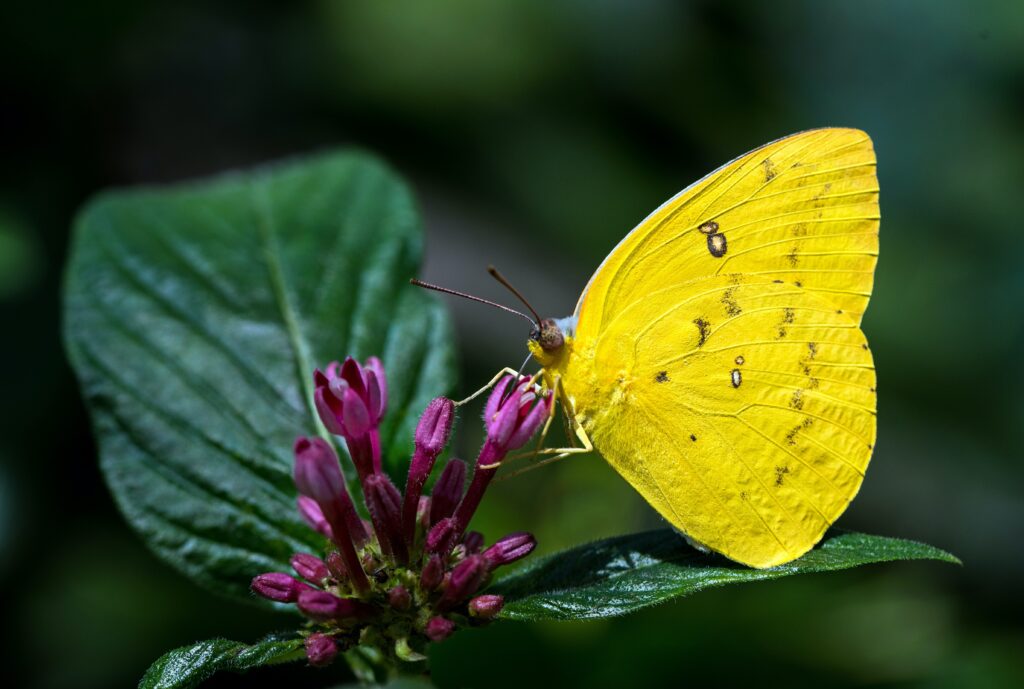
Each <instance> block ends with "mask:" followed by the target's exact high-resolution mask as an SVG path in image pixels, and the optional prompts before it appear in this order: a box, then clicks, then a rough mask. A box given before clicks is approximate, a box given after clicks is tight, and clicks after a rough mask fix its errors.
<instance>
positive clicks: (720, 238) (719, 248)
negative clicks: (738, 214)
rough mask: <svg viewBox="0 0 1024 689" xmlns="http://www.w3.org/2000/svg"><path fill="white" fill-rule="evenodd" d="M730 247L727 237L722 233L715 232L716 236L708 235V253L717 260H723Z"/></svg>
mask: <svg viewBox="0 0 1024 689" xmlns="http://www.w3.org/2000/svg"><path fill="white" fill-rule="evenodd" d="M728 246H729V245H728V243H727V242H726V241H725V235H724V234H722V233H721V232H715V233H714V234H709V235H708V251H709V252H710V253H711V255H712V256H714V257H715V258H722V256H725V252H726V250H727V249H728Z"/></svg>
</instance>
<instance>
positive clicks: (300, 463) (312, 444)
mask: <svg viewBox="0 0 1024 689" xmlns="http://www.w3.org/2000/svg"><path fill="white" fill-rule="evenodd" d="M295 487H296V488H298V489H299V492H300V493H302V494H303V495H305V496H307V497H309V498H312V499H313V500H314V501H316V502H317V503H318V504H319V505H320V507H321V509H322V508H323V506H324V505H325V504H331V503H333V502H334V501H335V500H337V498H338V496H339V495H340V494H342V493H345V494H347V493H348V491H347V490H346V489H345V479H344V477H343V476H342V475H341V467H340V466H339V464H338V456H337V455H336V454H334V450H333V449H332V448H331V446H330V445H328V444H327V442H326V441H325V440H324V439H323V438H298V439H296V441H295Z"/></svg>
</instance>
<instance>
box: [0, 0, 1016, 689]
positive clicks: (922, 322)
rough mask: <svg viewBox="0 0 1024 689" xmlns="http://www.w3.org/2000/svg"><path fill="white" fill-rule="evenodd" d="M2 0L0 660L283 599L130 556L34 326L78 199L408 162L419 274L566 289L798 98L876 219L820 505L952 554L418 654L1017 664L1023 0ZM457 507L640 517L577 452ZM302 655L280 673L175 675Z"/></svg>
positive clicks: (105, 665)
mask: <svg viewBox="0 0 1024 689" xmlns="http://www.w3.org/2000/svg"><path fill="white" fill-rule="evenodd" d="M29 5H30V3H17V4H9V6H7V7H5V9H4V12H3V20H2V21H0V141H2V150H3V158H2V161H3V165H2V166H0V309H2V313H0V318H2V320H0V323H3V336H2V337H0V348H2V349H0V354H2V359H0V360H2V362H3V363H2V366H3V395H2V401H0V404H2V407H0V418H2V420H3V431H2V433H0V577H2V584H0V585H2V588H0V591H2V592H3V594H2V599H0V600H2V603H0V606H2V609H3V637H4V638H3V640H2V646H3V653H4V656H5V660H4V668H3V670H0V673H3V674H5V675H9V676H11V677H17V678H19V679H17V680H16V681H17V684H16V685H11V684H8V685H7V686H26V687H41V688H52V687H76V688H81V689H90V688H94V687H95V688H100V687H128V686H133V685H134V683H135V682H136V681H137V679H138V677H139V676H141V674H142V672H143V671H144V669H145V668H146V667H147V665H148V664H149V663H150V662H151V661H152V660H153V659H155V658H156V657H157V656H158V655H159V654H160V653H162V652H163V651H164V650H166V649H168V648H170V647H172V646H176V645H181V644H184V643H187V642H191V641H194V640H196V639H199V638H207V637H211V636H219V635H223V636H227V637H229V638H235V639H239V640H252V639H255V638H257V637H258V636H259V635H260V634H261V633H263V632H264V631H267V630H271V629H274V628H280V627H281V626H284V625H287V624H289V622H290V620H289V619H288V618H275V617H273V616H271V615H268V614H266V613H262V612H260V611H258V610H256V609H254V608H250V607H246V606H243V605H238V604H235V603H231V602H229V601H226V600H224V599H221V598H218V597H216V596H213V595H211V594H208V593H206V592H204V591H202V590H200V589H198V588H197V587H195V586H194V585H192V584H191V583H190V582H188V581H187V580H185V579H183V578H181V577H179V576H178V575H177V574H176V573H175V572H173V571H172V570H171V569H169V568H168V567H166V566H164V565H163V564H161V563H160V562H159V561H157V560H156V559H155V558H154V557H153V556H152V555H150V554H149V552H148V551H147V550H146V549H145V547H144V546H143V544H142V543H141V542H140V540H139V539H138V538H137V537H136V536H135V535H134V534H133V533H132V532H131V530H130V529H129V528H128V526H127V525H126V524H125V523H124V522H123V521H122V520H121V518H120V516H119V515H118V514H117V512H116V510H115V508H114V505H113V503H112V501H111V499H110V496H109V494H108V493H107V491H106V489H105V487H104V485H103V483H102V479H101V477H100V475H99V472H98V470H97V465H96V458H95V448H94V445H93V441H92V439H91V437H90V434H89V430H88V425H87V419H86V415H85V411H84V409H83V407H82V404H81V402H80V399H79V396H78V392H77V389H76V386H75V383H74V380H73V378H72V375H71V371H70V370H69V368H68V365H67V363H66V359H65V357H64V353H63V351H62V348H61V343H60V339H59V289H60V282H61V270H62V265H63V263H64V259H65V254H66V248H67V239H68V232H69V226H70V223H71V219H72V217H73V214H74V212H75V210H76V208H77V207H79V206H80V205H81V203H82V202H83V201H84V200H85V199H86V198H87V197H88V196H89V195H91V194H93V193H94V192H95V191H97V190H98V189H101V188H103V187H107V186H110V185H127V184H136V183H141V182H164V181H171V180H178V179H182V178H187V177H192V176H196V175H202V174H207V173H211V172H215V171H219V170H223V169H226V168H230V167H235V166H243V165H248V164H251V163H255V162H259V161H265V160H269V159H273V158H275V157H279V156H283V155H289V154H294V153H301V152H306V151H310V150H316V149H320V148H324V147H331V146H337V145H358V146H360V147H365V148H369V149H372V150H375V151H378V152H380V153H381V154H382V155H383V156H385V157H386V158H387V159H389V160H390V161H391V162H392V164H393V165H394V166H395V167H396V168H397V169H398V170H399V171H401V172H402V173H403V174H404V175H406V176H407V177H408V178H409V179H410V181H411V183H412V184H413V186H414V188H415V189H416V192H417V195H418V197H419V198H420V200H421V203H422V206H423V209H424V214H425V219H426V231H427V242H428V256H427V263H426V266H425V269H424V273H425V276H426V277H427V278H428V279H431V278H432V279H435V280H439V281H444V282H445V283H446V284H450V285H452V286H454V287H461V288H464V289H469V290H470V291H475V292H477V293H480V294H484V295H490V296H499V295H501V293H500V291H499V288H498V287H497V286H496V285H494V284H492V283H490V282H489V281H488V279H487V277H486V274H485V273H484V266H485V265H486V264H487V263H488V262H494V263H497V264H498V265H499V266H501V267H502V268H503V269H504V270H505V272H507V273H508V274H509V275H510V276H512V277H513V278H514V279H515V281H516V282H517V283H518V284H519V285H520V286H521V287H522V288H523V289H524V291H526V292H527V293H528V294H529V295H530V296H531V297H532V298H533V299H534V300H535V301H536V302H537V306H538V307H539V308H540V309H541V310H542V311H543V312H545V313H550V314H552V315H566V314H568V313H569V312H571V311H572V308H573V306H574V304H575V300H576V296H577V294H578V292H579V290H580V289H581V288H582V286H583V284H584V283H585V281H586V278H587V276H588V275H589V273H590V272H591V271H592V270H593V268H594V267H595V266H596V265H597V264H598V263H599V261H600V260H601V258H602V257H603V256H604V255H605V253H607V252H608V250H609V249H610V248H611V247H612V246H614V244H615V243H616V242H617V241H618V240H619V238H620V237H621V236H622V235H623V234H625V233H626V232H627V231H628V230H629V229H630V228H631V227H632V226H633V225H634V224H635V223H636V222H637V221H639V220H640V219H641V218H643V217H644V216H646V214H647V213H648V212H649V211H650V210H652V209H653V208H654V207H655V206H657V205H658V204H660V203H661V202H662V201H663V200H665V199H666V198H668V197H669V196H671V195H672V194H674V193H675V192H676V191H678V190H679V189H681V188H682V187H684V186H685V185H687V184H688V183H690V182H691V181H693V180H695V179H696V178H698V177H700V176H701V175H703V174H704V173H706V172H707V171H709V170H711V169H713V168H714V167H717V166H718V165H719V164H721V163H723V162H725V161H726V160H729V159H731V158H733V157H734V156H736V155H738V154H740V153H743V152H744V151H747V150H749V149H751V148H753V147H755V146H757V145H760V144H762V143H765V142H767V141H769V140H771V139H775V138H777V137H779V136H782V135H785V134H788V133H791V132H794V131H798V130H801V129H806V128H810V127H818V126H826V125H847V126H856V127H860V128H862V129H865V130H866V131H868V132H869V133H870V134H871V136H872V137H873V138H874V141H875V147H876V150H877V154H878V160H879V177H880V184H881V188H882V196H881V204H882V215H883V220H882V239H881V254H880V262H879V266H878V274H877V282H876V285H875V291H874V297H873V299H872V302H871V306H870V308H869V310H868V312H867V316H866V318H865V321H864V327H865V330H866V332H867V333H868V337H869V338H870V340H871V342H872V350H873V352H874V353H875V357H876V364H877V367H878V376H879V381H880V386H879V387H880V406H879V421H880V433H879V440H878V449H877V452H876V455H875V459H874V460H873V463H872V468H871V471H870V472H869V473H868V477H867V480H866V482H865V484H864V488H863V490H862V492H861V495H860V497H859V498H858V499H857V501H856V502H855V503H854V504H853V506H852V507H851V509H850V510H849V512H848V513H847V514H846V515H845V516H844V517H843V519H842V520H841V522H840V526H843V527H845V528H851V529H860V530H865V531H870V532H876V533H883V534H887V535H896V536H903V537H908V538H916V539H921V540H925V541H928V542H931V543H933V544H935V545H938V546H941V547H944V548H947V549H949V550H951V551H953V552H954V553H956V554H957V555H959V556H960V557H962V558H963V560H964V563H965V565H964V567H963V568H957V567H953V566H949V565H940V564H936V563H910V564H893V565H886V566H875V567H871V568H865V569H862V570H858V571H855V572H849V573H844V574H835V575H823V576H814V577H806V578H800V579H795V580H787V581H780V582H776V583H766V584H758V585H754V586H748V587H738V588H731V589H723V590H718V591H714V592H710V593H705V594H701V595H700V596H697V597H695V598H693V599H688V600H682V601H678V602H676V603H673V604H670V605H666V606H663V607H660V608H657V609H654V610H651V611H648V612H645V613H642V614H638V615H634V616H632V617H628V618H623V619H617V620H607V621H600V622H587V623H560V624H539V625H538V624H533V625H525V624H513V623H507V624H500V625H495V626H492V627H490V628H488V629H486V630H481V631H476V632H467V633H464V634H460V635H458V636H456V637H455V638H453V639H452V640H450V641H448V642H446V643H444V644H442V645H441V646H439V647H437V649H436V652H435V654H434V677H435V680H436V681H437V682H438V683H439V684H440V685H442V686H453V687H454V686H522V685H524V684H526V683H534V684H537V683H539V685H541V686H547V685H548V684H554V683H556V682H557V683H558V684H561V685H563V686H576V685H579V686H622V685H624V684H626V683H629V684H635V685H637V686H643V685H646V686H664V685H668V684H669V683H672V684H676V685H683V684H690V685H707V684H716V683H718V684H726V685H729V684H740V683H745V684H754V683H756V684H760V685H773V684H779V685H787V686H826V685H827V686H880V687H897V686H898V687H947V686H948V687H962V686H972V687H990V686H991V687H1001V686H1007V687H1009V686H1024V661H1022V658H1024V625H1022V619H1024V599H1022V597H1021V595H1020V582H1021V581H1022V579H1024V500H1022V497H1021V496H1022V494H1024V493H1022V483H1024V469H1022V466H1021V460H1022V456H1021V455H1022V452H1021V450H1022V448H1024V396H1022V394H1021V386H1022V385H1024V373H1022V370H1024V368H1022V363H1021V355H1022V354H1024V263H1022V260H1021V259H1022V248H1024V232H1022V227H1021V222H1020V220H1019V217H1020V212H1021V195H1022V193H1021V192H1022V183H1024V126H1022V123H1024V4H1022V3H1019V2H925V1H923V0H922V1H919V2H891V3H882V2H831V3H814V2H777V3H757V4H755V3H749V4H740V3H719V2H691V3H681V2H671V1H669V0H604V1H602V2H596V1H593V0H587V1H584V0H568V1H563V2H549V1H544V0H517V1H508V2H504V1H498V0H477V1H475V2H469V1H465V2H459V1H456V0H432V1H431V2H413V1H403V2H381V1H375V0H365V1H363V2H313V3H299V2H292V3H220V4H214V3H208V2H203V3H200V2H175V3H152V4H150V3H137V2H124V1H121V2H94V3H85V2H70V1H64V2H56V3H48V4H47V6H46V7H47V8H46V9H45V10H31V9H27V8H28V7H29ZM502 298H504V297H503V296H502ZM452 307H453V311H454V313H455V315H456V320H457V324H458V326H459V338H460V339H459V344H460V349H461V353H462V361H463V380H464V381H466V382H465V383H464V387H466V388H469V387H471V386H470V382H472V383H476V382H477V381H482V380H485V379H486V378H488V377H489V376H490V374H491V372H493V371H494V370H496V369H497V368H498V367H500V366H504V365H515V364H517V363H518V362H519V361H520V358H521V353H522V347H523V340H524V337H525V335H526V333H525V332H523V329H522V327H521V324H520V323H519V322H518V321H517V320H515V319H511V318H508V317H505V316H503V315H501V314H497V313H491V312H488V311H486V310H484V309H482V308H480V307H477V306H475V305H470V304H461V303H459V304H452ZM339 354H342V353H339ZM469 436H470V437H467V438H465V439H463V440H462V441H461V442H462V445H461V451H462V452H465V453H468V452H469V451H470V450H471V449H472V442H473V439H472V437H471V434H469ZM488 503H489V504H488ZM488 503H485V511H484V513H483V514H482V515H481V520H480V524H481V527H482V528H483V530H484V531H485V532H487V533H488V534H489V535H490V536H492V537H493V536H495V535H498V534H500V533H502V532H503V531H505V530H513V529H521V528H530V529H533V530H534V531H535V532H536V533H537V535H538V537H539V539H540V542H541V550H542V551H544V552H550V551H552V550H555V549H558V548H561V547H564V546H567V545H571V544H574V543H578V542H581V541H584V540H587V539H592V538H596V537H599V536H604V535H609V534H615V533H624V532H628V531H633V530H637V529H639V528H643V527H645V526H649V525H652V524H655V523H656V521H657V520H656V518H655V516H654V515H653V514H652V512H651V511H650V510H649V508H647V507H646V506H645V505H644V504H643V503H642V502H641V501H640V500H639V499H638V498H637V497H636V496H635V495H634V494H633V493H632V491H631V489H629V488H628V487H627V486H626V485H625V484H624V483H622V482H621V481H620V480H619V479H618V478H617V477H616V476H614V474H613V473H612V471H611V470H610V469H609V468H608V467H607V466H605V465H604V464H603V462H601V461H600V460H599V459H597V458H588V459H570V460H567V461H565V462H563V463H561V464H559V465H556V466H553V467H549V468H547V469H544V470H541V471H537V472H533V473H531V474H528V475H527V476H525V477H523V478H522V479H517V480H515V481H510V482H506V483H502V484H499V485H498V486H497V488H496V489H495V491H494V495H493V496H491V498H489V500H488ZM0 676H3V675H0ZM329 679H330V678H329V677H328V676H327V675H325V674H322V673H321V674H318V673H316V672H315V671H313V670H304V669H302V668H300V667H294V668H285V669H278V670H271V671H266V672H257V673H255V674H253V675H250V676H248V677H247V678H246V679H245V680H244V681H240V680H239V679H238V678H230V677H229V678H226V679H221V680H218V681H217V682H215V683H211V685H210V686H243V685H244V686H248V687H256V686H263V685H268V686H269V685H271V684H273V685H276V686H300V685H301V686H307V685H308V686H320V685H323V684H325V683H327V682H328V681H329ZM303 683H305V684H303Z"/></svg>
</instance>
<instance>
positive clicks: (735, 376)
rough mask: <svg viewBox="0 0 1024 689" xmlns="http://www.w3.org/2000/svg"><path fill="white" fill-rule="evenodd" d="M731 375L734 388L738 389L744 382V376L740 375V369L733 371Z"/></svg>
mask: <svg viewBox="0 0 1024 689" xmlns="http://www.w3.org/2000/svg"><path fill="white" fill-rule="evenodd" d="M731 375H732V386H733V387H734V388H738V387H739V386H740V383H742V382H743V374H741V373H740V370H739V369H738V368H734V369H733V370H732V374H731Z"/></svg>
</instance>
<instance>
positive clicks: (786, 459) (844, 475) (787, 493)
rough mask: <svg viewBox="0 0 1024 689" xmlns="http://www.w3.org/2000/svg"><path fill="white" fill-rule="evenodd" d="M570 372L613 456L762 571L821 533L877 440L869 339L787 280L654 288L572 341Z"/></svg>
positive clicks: (675, 512)
mask: <svg viewBox="0 0 1024 689" xmlns="http://www.w3.org/2000/svg"><path fill="white" fill-rule="evenodd" d="M568 373H569V375H568V376H567V378H566V381H565V382H566V385H567V388H568V389H569V391H570V394H572V395H573V397H574V398H575V399H576V404H577V413H578V415H579V418H580V419H581V421H582V422H583V423H584V427H585V428H586V430H587V432H588V433H589V434H590V437H591V439H592V440H593V441H594V444H595V446H596V448H597V449H598V450H599V451H600V452H601V454H602V455H603V456H604V457H605V459H607V460H608V462H609V463H610V464H611V465H612V466H613V467H614V468H615V469H616V470H618V471H619V472H620V473H621V474H622V475H623V476H624V477H625V478H626V479H627V480H628V481H629V482H630V483H631V484H633V486H634V487H636V488H637V489H638V490H639V492H640V493H641V494H642V495H643V496H644V497H645V498H646V499H647V500H648V501H649V502H650V503H651V504H652V505H653V506H654V507H655V508H656V509H657V510H658V511H659V512H660V513H661V514H662V515H663V516H664V517H665V518H666V519H668V520H669V521H670V522H671V523H672V524H673V525H675V526H676V527H678V528H679V529H681V530H682V531H683V532H685V533H686V534H687V535H689V536H691V537H692V538H694V539H696V540H697V541H700V542H702V543H704V544H706V545H708V546H709V547H711V548H712V549H714V550H716V551H718V552H721V553H723V554H725V555H727V556H728V557H730V558H732V559H735V560H737V561H739V562H743V563H746V564H750V565H754V566H758V567H766V566H771V565H774V564H778V563H781V562H786V561H789V560H791V559H793V558H795V557H798V556H799V555H801V554H803V553H804V552H806V551H807V550H809V549H810V548H811V547H812V546H813V545H814V544H815V543H816V542H817V541H818V540H819V539H820V537H821V536H822V534H823V533H824V531H825V529H826V528H828V526H829V525H830V524H831V523H832V522H833V521H834V520H835V519H836V517H838V516H839V514H841V513H842V512H843V510H844V509H845V508H846V505H847V504H848V503H849V502H850V500H851V499H852V498H853V497H854V495H855V494H856V493H857V490H858V488H859V487H860V483H861V480H862V478H863V475H864V471H865V469H866V467H867V464H868V460H869V459H870V456H871V449H872V445H873V444H874V442H875V375H874V368H873V365H872V359H871V353H870V351H869V350H868V348H867V343H866V341H865V338H864V335H863V333H862V332H861V331H860V329H859V327H858V325H857V322H856V321H855V320H854V319H853V318H851V317H850V315H849V314H848V313H846V312H845V311H844V310H843V309H841V308H838V307H836V306H835V305H834V304H831V303H830V302H828V301H826V300H825V299H823V298H821V297H820V296H819V295H816V294H814V293H813V292H810V291H808V290H806V289H804V288H801V287H797V286H796V285H795V284H793V283H792V282H782V283H781V284H780V283H776V282H771V281H764V280H762V279H761V278H759V277H756V276H755V277H749V276H743V275H728V276H718V277H712V278H705V279H700V280H695V281H692V282H689V283H683V284H680V285H673V286H670V287H666V288H663V289H661V290H657V291H654V292H651V293H649V294H648V295H646V297H645V298H644V299H642V300H637V301H635V302H634V303H633V304H631V305H629V306H627V307H626V308H625V309H623V310H621V311H620V312H618V313H617V314H616V315H615V317H614V318H613V319H611V320H609V321H607V322H606V323H605V327H604V328H603V329H602V331H601V333H600V334H599V336H598V337H596V338H593V339H592V340H589V341H587V340H583V341H577V342H576V349H575V351H574V356H573V363H572V364H571V365H570V368H569V371H568ZM584 381H585V382H584ZM581 382H582V383H584V384H583V385H582V386H581V385H579V383H581ZM574 384H575V386H574Z"/></svg>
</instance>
